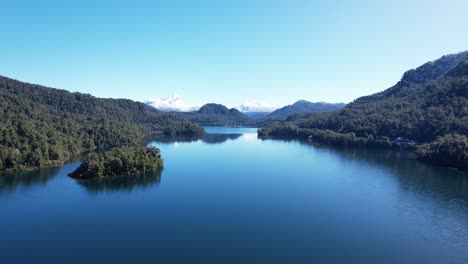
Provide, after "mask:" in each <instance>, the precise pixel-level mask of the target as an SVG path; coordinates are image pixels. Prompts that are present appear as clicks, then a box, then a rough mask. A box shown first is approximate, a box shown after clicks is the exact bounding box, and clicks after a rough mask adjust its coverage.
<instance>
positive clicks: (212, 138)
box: [151, 133, 242, 144]
mask: <svg viewBox="0 0 468 264" xmlns="http://www.w3.org/2000/svg"><path fill="white" fill-rule="evenodd" d="M241 136H242V134H218V133H207V134H205V136H204V137H203V138H201V141H202V142H204V143H206V144H221V143H224V142H226V141H228V140H236V139H238V138H240V137H241ZM151 139H152V140H154V141H157V142H161V143H175V142H179V143H181V142H186V143H190V142H196V141H198V140H200V139H199V138H196V137H168V136H156V137H152V138H151Z"/></svg>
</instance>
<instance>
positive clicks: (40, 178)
mask: <svg viewBox="0 0 468 264" xmlns="http://www.w3.org/2000/svg"><path fill="white" fill-rule="evenodd" d="M59 171H60V167H53V168H45V169H39V170H33V171H26V172H18V173H10V174H5V175H1V176H0V191H7V192H8V191H14V190H16V189H17V188H20V187H21V188H31V187H33V186H35V185H45V184H46V183H47V182H48V181H50V180H51V179H53V178H55V177H57V175H59V173H58V172H59Z"/></svg>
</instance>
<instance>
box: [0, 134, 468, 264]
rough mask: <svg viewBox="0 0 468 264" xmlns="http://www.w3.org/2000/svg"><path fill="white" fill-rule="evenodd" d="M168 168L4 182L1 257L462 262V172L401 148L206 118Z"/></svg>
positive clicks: (168, 154) (467, 204)
mask: <svg viewBox="0 0 468 264" xmlns="http://www.w3.org/2000/svg"><path fill="white" fill-rule="evenodd" d="M206 130H207V135H206V137H205V138H204V139H203V140H198V141H191V142H189V141H188V142H167V141H164V142H158V141H152V142H150V143H149V145H154V146H157V147H159V148H160V149H161V153H162V156H163V158H164V170H163V171H162V172H161V173H153V174H148V175H141V176H138V177H123V178H121V177H119V178H114V179H109V180H90V181H81V182H78V181H76V180H74V179H71V178H69V177H68V176H67V174H68V173H70V172H72V171H73V170H74V169H75V168H77V167H78V165H79V163H78V162H73V163H69V164H67V165H65V166H62V167H57V168H48V169H43V170H38V171H34V172H27V173H20V174H13V175H4V176H1V177H0V212H1V213H0V253H1V254H0V261H1V263H18V262H22V263H72V262H74V263H103V262H106V263H107V262H114V263H118V262H120V263H138V262H148V263H156V262H158V263H313V262H316V263H324V262H327V263H468V177H467V176H466V175H462V174H461V173H458V172H456V171H454V170H451V169H448V168H441V167H435V166H430V165H426V164H423V163H421V162H418V161H416V160H414V159H411V156H410V155H409V154H408V153H406V152H397V151H386V150H375V149H367V150H366V149H353V148H331V147H325V146H319V145H312V144H305V143H300V142H297V141H280V140H260V139H257V135H256V129H252V128H220V127H207V128H206Z"/></svg>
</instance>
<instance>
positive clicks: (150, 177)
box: [77, 171, 161, 192]
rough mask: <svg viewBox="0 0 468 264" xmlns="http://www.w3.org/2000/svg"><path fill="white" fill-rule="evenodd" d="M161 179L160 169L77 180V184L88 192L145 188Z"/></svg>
mask: <svg viewBox="0 0 468 264" xmlns="http://www.w3.org/2000/svg"><path fill="white" fill-rule="evenodd" d="M160 181H161V171H157V172H152V173H147V174H143V175H138V176H119V177H111V178H97V179H89V180H78V181H77V182H78V184H80V185H81V186H83V187H84V188H85V189H86V190H87V191H89V192H101V191H132V190H133V189H134V188H146V187H149V186H152V185H154V184H159V182H160Z"/></svg>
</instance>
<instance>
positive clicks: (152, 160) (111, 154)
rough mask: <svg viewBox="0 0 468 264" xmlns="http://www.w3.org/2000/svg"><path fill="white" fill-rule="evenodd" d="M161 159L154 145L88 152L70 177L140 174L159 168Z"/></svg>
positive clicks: (161, 164)
mask: <svg viewBox="0 0 468 264" xmlns="http://www.w3.org/2000/svg"><path fill="white" fill-rule="evenodd" d="M162 167H163V160H162V159H161V154H160V152H159V149H158V148H155V147H150V148H148V147H143V146H136V147H120V148H113V149H111V150H108V151H105V152H102V153H94V152H93V153H89V154H87V155H86V157H85V159H84V161H83V162H82V163H81V165H80V166H79V167H78V168H77V169H76V170H75V171H74V172H72V173H70V174H69V176H70V177H72V178H75V179H91V178H105V177H115V176H129V175H140V174H145V173H149V172H154V171H158V170H161V169H162Z"/></svg>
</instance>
